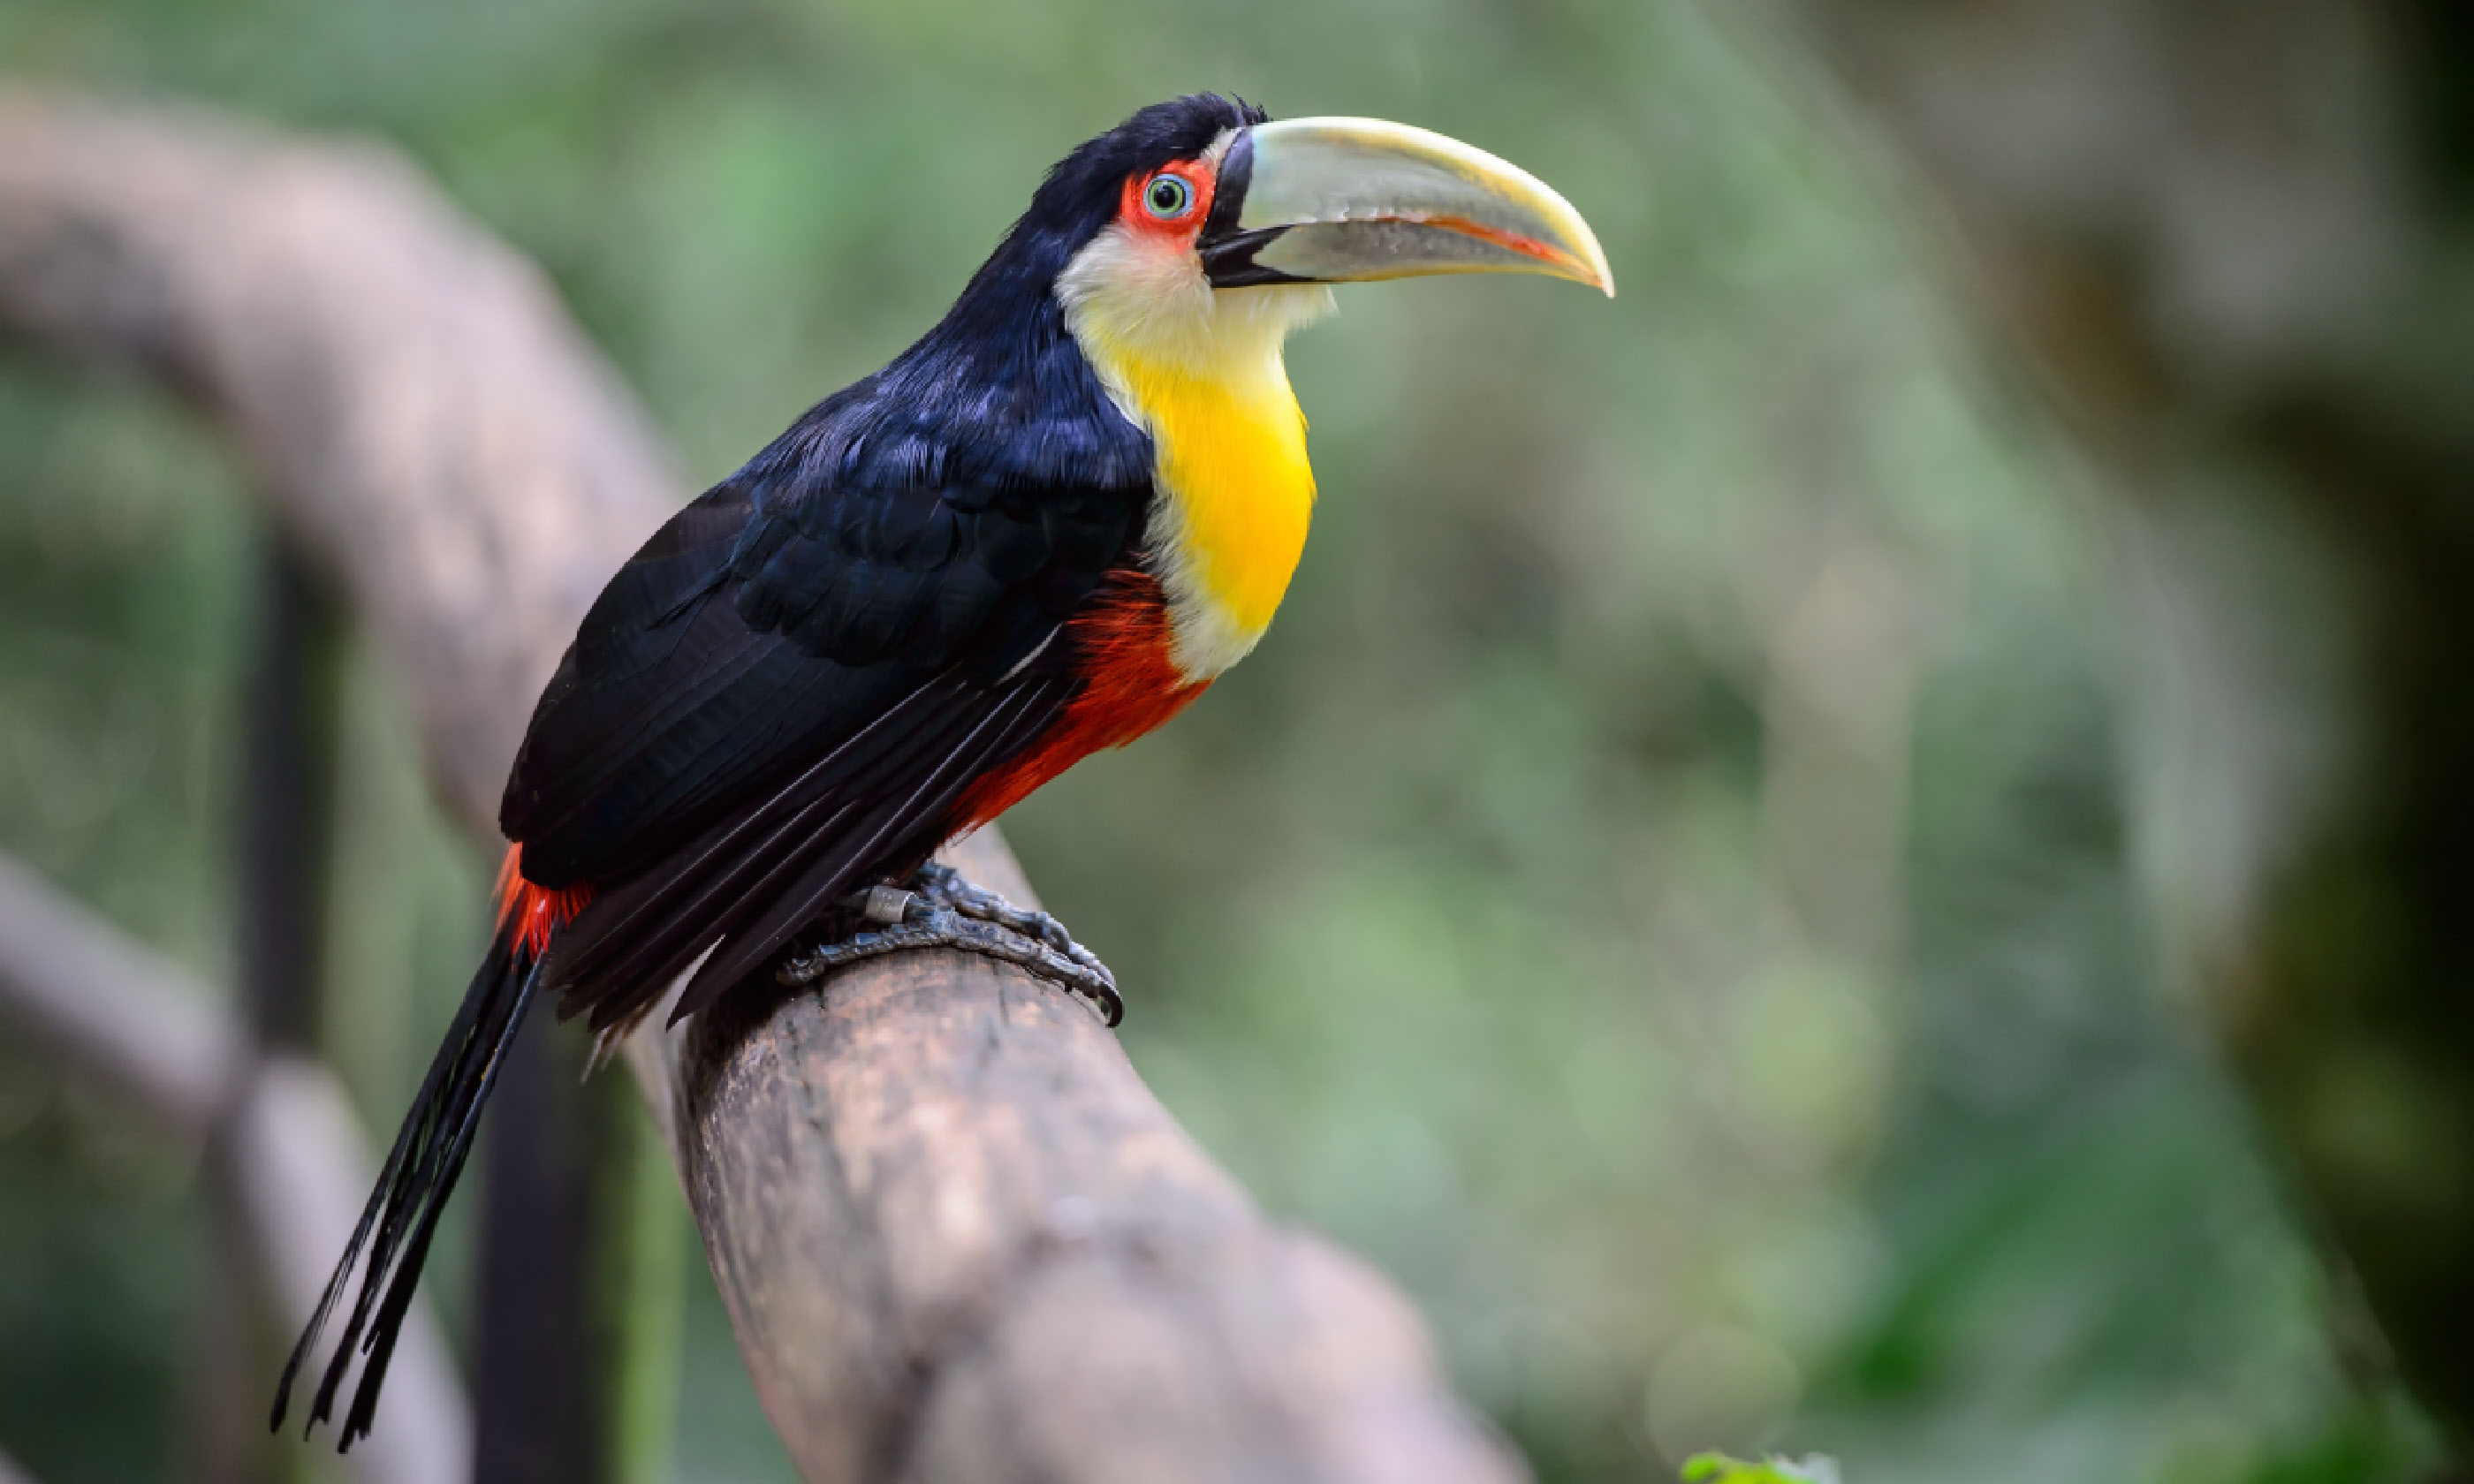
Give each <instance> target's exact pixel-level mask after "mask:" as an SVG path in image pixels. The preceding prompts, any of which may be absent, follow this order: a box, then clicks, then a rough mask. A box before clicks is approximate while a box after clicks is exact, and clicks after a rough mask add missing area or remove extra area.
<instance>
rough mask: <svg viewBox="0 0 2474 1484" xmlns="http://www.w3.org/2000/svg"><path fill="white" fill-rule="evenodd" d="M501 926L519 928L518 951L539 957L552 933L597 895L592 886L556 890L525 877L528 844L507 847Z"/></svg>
mask: <svg viewBox="0 0 2474 1484" xmlns="http://www.w3.org/2000/svg"><path fill="white" fill-rule="evenodd" d="M592 899H593V888H592V887H590V886H583V885H578V886H570V887H567V888H565V889H564V890H561V891H552V890H550V889H549V888H548V887H546V886H535V885H534V884H533V883H531V882H530V881H527V880H525V879H524V848H523V847H522V846H521V845H511V846H509V847H507V858H506V860H505V861H503V862H502V863H500V865H499V867H498V889H497V903H498V926H499V928H500V929H502V930H503V929H505V928H506V927H508V926H509V925H510V924H513V926H514V928H515V947H516V951H517V952H519V953H521V954H525V955H527V956H529V957H532V958H535V959H538V958H540V957H541V956H542V955H543V954H544V953H546V952H548V951H549V938H550V934H552V933H554V932H556V931H557V930H558V929H560V928H562V927H564V926H566V925H567V924H568V923H569V922H570V921H572V920H573V919H574V917H575V915H576V914H577V913H579V912H581V911H583V910H584V905H585V903H587V902H589V901H591V900H592Z"/></svg>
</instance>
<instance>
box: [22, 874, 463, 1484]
mask: <svg viewBox="0 0 2474 1484" xmlns="http://www.w3.org/2000/svg"><path fill="white" fill-rule="evenodd" d="M187 980H188V975H187V974H186V973H184V972H183V971H182V970H181V969H177V968H174V967H173V966H172V965H169V964H166V963H163V962H162V961H161V960H159V959H158V958H157V957H156V956H155V955H154V954H152V953H150V952H148V951H147V950H146V949H145V948H143V947H141V946H139V945H136V944H133V943H131V942H129V941H128V940H127V939H126V938H125V937H124V936H123V935H122V934H121V933H120V932H119V931H118V930H117V929H115V928H114V927H112V926H111V925H110V924H109V923H108V922H103V921H101V920H100V919H98V918H96V917H95V916H94V915H93V914H91V913H89V912H87V911H85V909H83V908H81V907H79V906H78V905H77V904H75V903H74V902H72V901H69V900H68V899H67V898H63V897H61V895H60V894H59V893H57V892H54V891H53V890H52V889H51V888H49V887H47V886H45V885H44V884H43V883H42V882H41V881H40V880H39V879H37V878H36V876H35V875H34V874H32V873H30V872H28V871H27V870H26V869H25V868H24V867H23V866H20V865H18V864H17V863H16V862H14V861H12V860H9V859H8V858H6V857H5V856H0V1017H5V1018H6V1019H7V1020H8V1021H9V1022H10V1023H12V1024H13V1025H14V1026H15V1027H16V1028H17V1029H18V1031H19V1032H20V1033H21V1034H24V1035H27V1036H30V1037H31V1038H33V1040H34V1041H36V1043H37V1044H40V1045H42V1046H44V1047H46V1048H47V1049H48V1050H49V1051H50V1052H51V1053H52V1054H53V1055H55V1056H57V1057H59V1058H60V1059H61V1062H62V1063H63V1065H66V1066H68V1067H70V1068H71V1069H73V1070H74V1071H75V1072H76V1074H77V1075H79V1076H81V1077H85V1078H88V1079H91V1080H92V1081H93V1082H95V1083H96V1084H98V1085H100V1086H102V1087H104V1088H106V1089H109V1091H110V1092H111V1093H112V1095H113V1096H115V1097H117V1098H120V1099H124V1100H126V1101H127V1102H129V1103H131V1104H133V1105H134V1106H136V1107H139V1108H143V1109H144V1110H146V1112H147V1113H149V1114H150V1115H151V1116H153V1117H154V1118H156V1119H158V1121H160V1123H161V1124H162V1125H163V1126H164V1128H165V1130H166V1131H167V1132H168V1133H170V1134H171V1135H172V1136H173V1137H176V1138H178V1139H180V1140H182V1141H183V1142H186V1143H188V1144H191V1145H194V1146H199V1147H204V1146H206V1145H207V1144H208V1143H209V1142H210V1141H211V1142H212V1143H213V1144H214V1145H215V1149H214V1159H215V1161H216V1163H217V1164H218V1166H219V1167H220V1171H221V1175H222V1178H223V1182H224V1188H225V1192H226V1196H227V1199H228V1200H229V1202H230V1207H231V1209H232V1211H233V1215H234V1219H235V1223H236V1225H237V1227H238V1228H239V1230H240V1232H241V1233H243V1236H244V1243H243V1246H244V1248H245V1251H244V1253H243V1254H242V1256H243V1257H245V1259H246V1261H245V1262H244V1263H239V1264H235V1265H234V1266H233V1267H232V1269H230V1270H229V1271H228V1272H227V1274H226V1281H231V1282H235V1283H237V1284H238V1285H240V1286H241V1290H242V1291H241V1292H239V1293H237V1294H234V1295H233V1296H232V1297H233V1301H234V1303H235V1304H236V1305H238V1306H242V1307H254V1306H255V1305H254V1304H252V1303H251V1301H252V1300H254V1299H255V1297H256V1296H257V1295H259V1294H268V1295H272V1296H274V1299H275V1305H274V1306H275V1307H276V1309H277V1310H278V1311H279V1313H280V1315H281V1316H282V1319H281V1322H282V1323H283V1324H284V1325H285V1326H286V1327H287V1328H294V1329H297V1328H299V1327H300V1326H302V1325H303V1324H306V1323H307V1322H308V1319H309V1313H310V1311H311V1310H312V1309H313V1308H315V1307H316V1306H317V1303H318V1290H319V1288H320V1286H321V1285H322V1283H323V1282H324V1280H323V1279H322V1278H321V1277H319V1276H318V1274H319V1272H320V1270H321V1269H322V1268H323V1267H325V1266H326V1265H327V1264H328V1263H330V1262H332V1261H333V1257H332V1254H333V1253H335V1252H339V1251H341V1250H342V1243H343V1241H344V1239H345V1237H346V1235H347V1234H349V1233H351V1232H352V1223H353V1222H354V1221H355V1220H357V1219H358V1218H359V1216H360V1210H361V1202H362V1201H363V1200H364V1199H365V1198H366V1196H367V1194H368V1190H369V1183H370V1181H371V1180H372V1179H373V1178H374V1177H375V1175H376V1165H375V1164H373V1163H372V1162H371V1161H370V1158H369V1152H368V1140H367V1139H366V1138H365V1137H363V1135H362V1131H361V1128H360V1121H359V1119H358V1118H357V1117H356V1116H354V1114H353V1113H352V1104H351V1102H350V1100H349V1099H347V1098H346V1097H345V1095H344V1092H343V1089H341V1088H340V1087H339V1086H337V1085H336V1082H335V1080H334V1078H333V1077H332V1076H331V1075H330V1074H329V1073H327V1071H325V1070H324V1069H323V1068H321V1067H319V1066H318V1065H315V1064H314V1063H311V1062H308V1061H305V1060H303V1059H302V1058H301V1057H300V1056H298V1055H297V1054H293V1055H277V1056H273V1057H270V1058H266V1059H264V1060H260V1059H258V1058H257V1057H256V1056H255V1054H254V1053H253V1052H252V1050H251V1048H250V1041H249V1038H248V1036H247V1035H246V1034H245V1033H244V1032H243V1031H242V1029H241V1028H240V1027H238V1026H235V1025H232V1024H230V1022H229V1021H228V1020H227V1019H226V1018H225V1017H223V1016H221V1015H219V1014H217V1013H216V1011H215V1010H214V1008H213V1001H212V999H211V997H210V996H209V995H207V994H206V992H205V991H203V990H202V989H200V988H199V987H198V986H196V985H194V984H191V983H189V982H187ZM322 1255H324V1256H322ZM227 1358H230V1357H227ZM234 1389H235V1390H238V1388H234ZM256 1389H257V1388H252V1389H251V1392H249V1393H246V1394H245V1395H248V1396H250V1397H251V1398H252V1400H255V1390H256ZM257 1410H258V1409H257V1407H255V1406H253V1407H251V1409H250V1412H249V1414H248V1415H247V1416H245V1417H244V1418H242V1419H241V1420H240V1421H241V1424H242V1425H243V1426H244V1427H247V1428H249V1429H250V1431H251V1432H252V1433H255V1431H256V1429H257V1427H258V1426H259V1425H260V1424H258V1421H257V1415H256V1414H257ZM380 1422H381V1426H380V1429H379V1431H380V1433H382V1434H383V1436H378V1435H373V1437H372V1438H371V1439H370V1441H369V1442H368V1443H367V1444H365V1445H364V1446H363V1447H362V1448H360V1450H359V1451H357V1452H355V1453H354V1454H352V1462H353V1466H354V1475H355V1477H357V1478H359V1479H361V1480H363V1481H365V1484H453V1481H456V1480H460V1479H463V1478H465V1477H467V1476H468V1463H469V1457H470V1453H471V1437H472V1423H471V1421H470V1419H469V1418H468V1417H467V1415H466V1411H465V1403H464V1397H463V1390H462V1387H461V1386H460V1385H459V1384H458V1383H457V1381H456V1378H455V1373H454V1370H453V1367H452V1366H451V1364H450V1363H449V1360H448V1358H447V1347H446V1344H445V1342H444V1340H443V1339H442V1338H441V1336H440V1335H439V1332H438V1330H437V1328H436V1327H435V1325H434V1324H433V1323H432V1322H431V1321H430V1318H429V1313H428V1309H427V1306H426V1305H421V1306H417V1307H416V1309H415V1310H414V1312H413V1314H412V1315H411V1317H410V1318H409V1319H408V1320H407V1321H406V1322H405V1325H404V1332H403V1338H402V1341H401V1344H400V1351H399V1353H398V1356H397V1359H396V1371H395V1373H394V1374H393V1375H392V1376H390V1377H389V1385H388V1389H387V1396H386V1400H385V1404H384V1406H383V1408H382V1409H381V1412H380Z"/></svg>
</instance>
